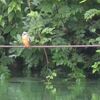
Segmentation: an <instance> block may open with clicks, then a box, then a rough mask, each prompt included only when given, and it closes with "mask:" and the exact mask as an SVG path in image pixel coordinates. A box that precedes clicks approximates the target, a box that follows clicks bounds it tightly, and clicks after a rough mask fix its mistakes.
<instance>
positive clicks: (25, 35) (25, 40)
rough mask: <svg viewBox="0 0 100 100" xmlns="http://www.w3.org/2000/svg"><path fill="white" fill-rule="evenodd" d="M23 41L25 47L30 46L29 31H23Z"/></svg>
mask: <svg viewBox="0 0 100 100" xmlns="http://www.w3.org/2000/svg"><path fill="white" fill-rule="evenodd" d="M22 42H23V44H24V46H25V48H29V47H30V37H29V35H28V32H23V33H22Z"/></svg>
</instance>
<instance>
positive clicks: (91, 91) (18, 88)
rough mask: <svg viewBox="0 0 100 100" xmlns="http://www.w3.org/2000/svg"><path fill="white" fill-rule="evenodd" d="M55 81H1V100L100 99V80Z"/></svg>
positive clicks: (17, 79) (20, 79) (21, 79)
mask: <svg viewBox="0 0 100 100" xmlns="http://www.w3.org/2000/svg"><path fill="white" fill-rule="evenodd" d="M54 83H55V84H53V83H48V84H47V83H45V82H43V81H41V80H36V79H23V78H15V79H12V81H11V82H10V83H7V82H4V81H0V100H100V80H97V81H96V80H94V81H88V82H83V81H80V80H78V81H77V82H68V81H66V82H63V81H60V80H57V81H55V82H54Z"/></svg>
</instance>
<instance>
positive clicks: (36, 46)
mask: <svg viewBox="0 0 100 100" xmlns="http://www.w3.org/2000/svg"><path fill="white" fill-rule="evenodd" d="M88 47H91V48H95V47H100V45H32V46H30V47H29V48H88ZM0 48H24V46H23V45H0Z"/></svg>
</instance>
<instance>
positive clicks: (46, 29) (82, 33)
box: [0, 0, 100, 78]
mask: <svg viewBox="0 0 100 100" xmlns="http://www.w3.org/2000/svg"><path fill="white" fill-rule="evenodd" d="M73 2H74V3H73ZM99 3H100V2H99V1H98V0H93V1H92V2H91V1H88V0H76V1H74V0H70V1H68V0H67V1H65V0H27V1H24V0H17V1H16V0H12V1H9V0H8V1H7V0H6V1H5V0H0V44H11V45H18V44H19V45H20V44H21V43H22V41H21V33H22V31H23V30H24V31H28V32H29V34H30V36H31V37H30V40H31V44H32V45H65V44H69V45H71V44H95V43H97V44H99V42H100V41H99V40H100V39H99V37H100V35H99V30H100V27H99V26H100V23H99V22H100V19H99V16H100V10H99V5H98V4H99ZM94 5H95V6H94ZM98 41H99V42H98ZM86 49H87V48H85V49H84V50H83V52H82V50H81V49H75V48H70V49H69V48H68V49H65V48H62V49H61V48H60V49H57V48H55V49H45V48H42V49H37V48H36V49H32V48H29V49H24V48H10V49H9V50H5V51H0V56H4V60H5V62H9V64H10V63H11V62H12V60H13V61H14V59H13V58H17V57H22V58H23V59H24V61H25V64H26V66H27V68H26V69H28V70H30V69H31V68H33V69H34V68H37V69H39V68H40V69H41V70H40V71H41V72H40V73H42V74H45V73H46V72H47V71H48V70H49V69H50V71H51V72H52V73H53V70H55V69H57V68H58V67H60V68H61V69H62V68H63V67H65V68H66V70H67V69H68V71H69V72H68V73H66V74H65V76H66V75H69V76H70V77H72V78H80V77H84V69H86V68H88V67H90V66H91V65H92V63H93V62H94V61H93V60H94V59H93V58H94V57H96V54H95V53H92V54H91V53H90V52H87V51H85V50H86ZM91 51H92V50H91ZM86 54H89V55H86ZM5 56H6V58H5ZM91 56H92V59H91ZM9 57H10V58H9ZM6 59H10V60H9V61H7V60H6ZM96 59H98V57H96ZM9 64H6V66H8V65H9ZM1 65H3V64H2V62H1ZM47 66H48V67H47ZM44 69H45V70H44ZM42 71H44V72H42ZM59 72H60V71H59ZM55 73H56V71H55ZM61 73H63V72H61ZM42 74H41V75H42ZM49 74H50V73H49ZM45 75H47V74H45ZM50 75H51V74H50ZM50 75H49V76H50ZM47 76H48V75H47Z"/></svg>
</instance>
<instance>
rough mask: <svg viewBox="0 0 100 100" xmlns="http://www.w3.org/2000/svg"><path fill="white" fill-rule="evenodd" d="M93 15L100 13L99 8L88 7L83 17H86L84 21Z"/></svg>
mask: <svg viewBox="0 0 100 100" xmlns="http://www.w3.org/2000/svg"><path fill="white" fill-rule="evenodd" d="M95 15H100V10H97V9H90V10H88V11H86V13H85V14H84V18H85V19H86V21H88V20H89V19H92V18H93V17H94V16H95Z"/></svg>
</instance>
